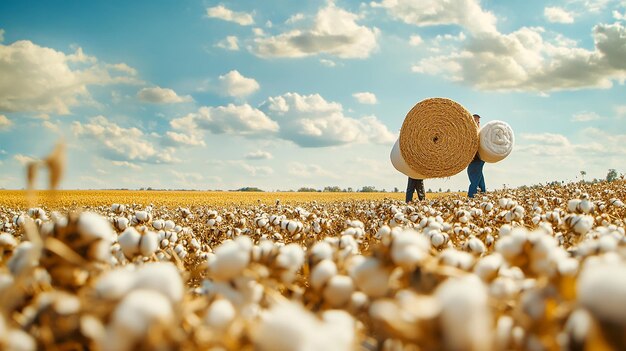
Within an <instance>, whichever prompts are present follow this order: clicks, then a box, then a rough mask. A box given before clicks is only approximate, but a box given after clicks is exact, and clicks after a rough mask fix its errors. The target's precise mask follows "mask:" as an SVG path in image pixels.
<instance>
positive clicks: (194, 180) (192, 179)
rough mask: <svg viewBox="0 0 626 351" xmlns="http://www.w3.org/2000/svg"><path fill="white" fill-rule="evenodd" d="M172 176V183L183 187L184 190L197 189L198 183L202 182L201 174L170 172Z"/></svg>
mask: <svg viewBox="0 0 626 351" xmlns="http://www.w3.org/2000/svg"><path fill="white" fill-rule="evenodd" d="M170 173H172V175H173V176H174V181H175V183H176V184H178V185H182V186H184V187H185V188H186V189H189V188H198V183H199V182H201V181H203V180H204V177H203V176H202V174H200V173H197V172H179V171H176V170H170Z"/></svg>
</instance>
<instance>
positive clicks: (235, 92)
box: [219, 70, 260, 98]
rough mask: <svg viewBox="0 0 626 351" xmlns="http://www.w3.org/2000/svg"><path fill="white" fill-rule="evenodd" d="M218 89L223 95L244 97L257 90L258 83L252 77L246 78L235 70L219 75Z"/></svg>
mask: <svg viewBox="0 0 626 351" xmlns="http://www.w3.org/2000/svg"><path fill="white" fill-rule="evenodd" d="M219 87H220V90H221V91H222V92H223V93H225V95H229V96H234V97H239V98H242V97H245V96H247V95H250V94H252V93H254V92H255V91H257V90H259V87H260V86H259V83H258V82H257V81H256V80H254V79H253V78H246V77H244V76H242V75H241V73H239V72H238V71H236V70H233V71H230V72H228V73H226V74H225V75H223V76H220V77H219Z"/></svg>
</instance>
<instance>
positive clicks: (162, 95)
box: [137, 86, 193, 104]
mask: <svg viewBox="0 0 626 351" xmlns="http://www.w3.org/2000/svg"><path fill="white" fill-rule="evenodd" d="M137 97H138V98H139V99H140V100H141V101H144V102H151V103H154V104H175V103H179V102H190V101H193V98H192V97H191V96H189V95H184V96H179V95H178V94H176V92H175V91H174V90H172V89H168V88H161V87H158V86H157V87H152V88H143V89H141V90H140V91H139V92H138V93H137Z"/></svg>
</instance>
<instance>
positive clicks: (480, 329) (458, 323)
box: [434, 275, 493, 350]
mask: <svg viewBox="0 0 626 351" xmlns="http://www.w3.org/2000/svg"><path fill="white" fill-rule="evenodd" d="M434 295H435V297H436V298H437V299H438V300H439V301H440V302H441V306H442V311H441V317H440V323H441V328H442V332H443V339H444V342H445V344H446V346H447V349H449V350H462V349H463V350H487V349H489V348H490V346H491V342H492V337H491V335H492V329H493V326H492V325H491V324H492V323H491V314H490V312H489V311H490V308H489V304H488V294H487V288H486V287H485V285H484V284H483V283H482V281H481V280H480V279H478V277H476V276H474V275H468V276H465V277H462V278H449V279H447V280H446V281H444V282H443V283H441V284H440V285H439V286H438V287H437V289H436V290H435V293H434Z"/></svg>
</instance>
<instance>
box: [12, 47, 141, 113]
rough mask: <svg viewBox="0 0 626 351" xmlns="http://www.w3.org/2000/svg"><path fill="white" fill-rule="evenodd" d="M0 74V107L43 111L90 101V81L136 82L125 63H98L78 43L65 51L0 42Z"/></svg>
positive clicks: (59, 110)
mask: <svg viewBox="0 0 626 351" xmlns="http://www.w3.org/2000/svg"><path fill="white" fill-rule="evenodd" d="M77 66H79V68H77ZM0 76H1V77H2V80H0V111H10V112H39V113H44V114H47V113H57V114H69V113H70V109H71V108H72V107H73V106H76V105H79V104H80V103H81V102H83V101H90V99H91V96H90V93H89V90H88V86H90V85H107V84H118V83H123V84H136V83H139V80H138V79H137V78H136V71H134V70H133V69H132V68H131V67H129V66H127V65H124V64H118V65H109V64H102V63H98V61H97V59H96V58H95V57H93V56H88V55H85V54H84V53H83V51H82V49H81V48H80V47H79V48H77V49H76V50H75V52H74V53H72V54H65V53H64V52H61V51H56V50H54V49H51V48H47V47H43V46H39V45H37V44H34V43H32V42H31V41H28V40H20V41H16V42H14V43H12V44H11V45H2V44H0Z"/></svg>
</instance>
